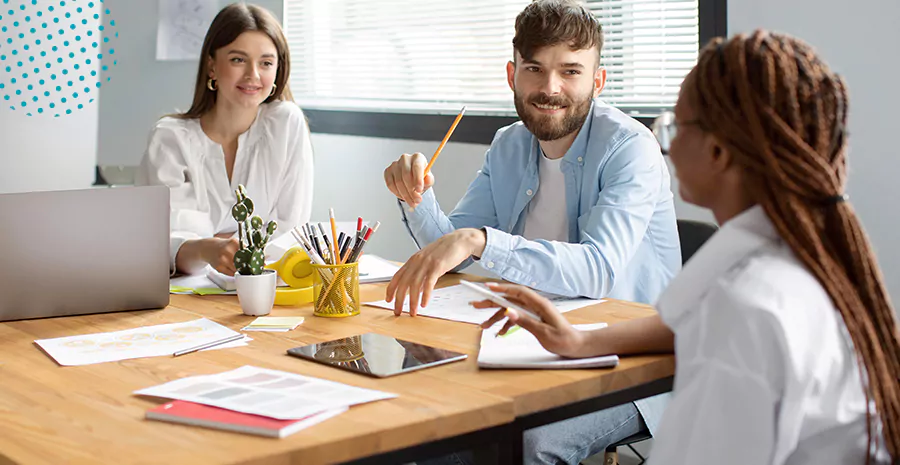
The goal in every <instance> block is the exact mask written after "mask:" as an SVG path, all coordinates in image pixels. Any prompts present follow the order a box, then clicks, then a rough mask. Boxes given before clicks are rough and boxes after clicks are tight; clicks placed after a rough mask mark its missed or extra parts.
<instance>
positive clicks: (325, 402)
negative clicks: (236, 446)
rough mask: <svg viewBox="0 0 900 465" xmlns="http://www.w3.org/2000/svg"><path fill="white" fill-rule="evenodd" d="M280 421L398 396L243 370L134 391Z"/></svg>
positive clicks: (281, 373) (261, 370) (284, 374)
mask: <svg viewBox="0 0 900 465" xmlns="http://www.w3.org/2000/svg"><path fill="white" fill-rule="evenodd" d="M134 393H135V394H139V395H144V396H154V397H163V398H167V399H178V400H184V401H188V402H196V403H198V404H204V405H211V406H213V407H219V408H224V409H228V410H233V411H235V412H243V413H252V414H254V415H262V416H264V417H269V418H277V419H279V420H299V419H302V418H307V417H309V416H310V415H313V414H316V413H319V412H324V411H326V410H334V409H339V408H342V407H350V406H352V405H358V404H364V403H367V402H374V401H377V400H382V399H391V398H394V397H397V395H396V394H391V393H387V392H381V391H373V390H370V389H363V388H358V387H355V386H349V385H346V384H341V383H335V382H333V381H326V380H324V379H318V378H310V377H308V376H301V375H295V374H293V373H287V372H284V371H278V370H268V369H264V368H257V367H253V366H249V365H248V366H243V367H241V368H238V369H236V370H231V371H227V372H225V373H219V374H217V375H203V376H191V377H188V378H182V379H179V380H175V381H171V382H168V383H165V384H161V385H159V386H155V387H151V388H147V389H141V390H139V391H135V392H134Z"/></svg>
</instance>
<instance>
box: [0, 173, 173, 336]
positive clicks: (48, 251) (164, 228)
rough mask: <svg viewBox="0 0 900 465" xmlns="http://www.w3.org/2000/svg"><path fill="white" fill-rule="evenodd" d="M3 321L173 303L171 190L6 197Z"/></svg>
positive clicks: (0, 252)
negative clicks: (170, 261) (170, 290)
mask: <svg viewBox="0 0 900 465" xmlns="http://www.w3.org/2000/svg"><path fill="white" fill-rule="evenodd" d="M0 257H2V259H0V321H10V320H22V319H27V318H44V317H56V316H68V315H82V314H87V313H106V312H118V311H122V310H142V309H151V308H163V307H165V306H167V305H168V304H169V189H168V187H166V186H150V187H120V188H96V189H86V190H75V191H53V192H28V193H21V194H0Z"/></svg>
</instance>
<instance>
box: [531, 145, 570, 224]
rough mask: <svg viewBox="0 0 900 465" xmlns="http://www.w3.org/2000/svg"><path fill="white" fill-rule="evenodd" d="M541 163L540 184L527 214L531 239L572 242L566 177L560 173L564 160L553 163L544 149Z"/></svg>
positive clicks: (539, 166)
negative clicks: (567, 207) (570, 238)
mask: <svg viewBox="0 0 900 465" xmlns="http://www.w3.org/2000/svg"><path fill="white" fill-rule="evenodd" d="M539 158H540V161H539V162H538V179H539V182H540V185H539V186H538V188H537V189H536V192H534V194H533V195H534V198H533V199H531V202H529V203H528V210H527V211H526V213H525V231H524V232H523V234H522V235H523V236H524V237H525V239H528V240H536V239H544V240H548V241H559V242H568V241H569V217H568V215H567V214H566V178H565V175H563V173H562V171H561V170H560V166H561V164H562V158H557V159H555V160H551V159H549V158H547V156H546V155H544V153H543V150H542V151H541V156H540V157H539Z"/></svg>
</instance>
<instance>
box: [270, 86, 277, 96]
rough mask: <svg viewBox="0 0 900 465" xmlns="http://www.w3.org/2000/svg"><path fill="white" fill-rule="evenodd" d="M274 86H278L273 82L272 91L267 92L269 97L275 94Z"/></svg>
mask: <svg viewBox="0 0 900 465" xmlns="http://www.w3.org/2000/svg"><path fill="white" fill-rule="evenodd" d="M276 88H278V86H277V85H275V84H272V92H269V97H271V96H273V95H275V89H276Z"/></svg>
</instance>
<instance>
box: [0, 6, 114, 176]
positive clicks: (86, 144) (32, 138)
mask: <svg viewBox="0 0 900 465" xmlns="http://www.w3.org/2000/svg"><path fill="white" fill-rule="evenodd" d="M18 5H25V6H26V10H22V11H20V10H18V9H16V10H15V11H16V12H17V13H18V16H17V15H12V16H10V15H7V14H6V9H5V8H4V12H3V19H2V20H0V25H3V26H5V27H6V28H7V29H8V30H10V31H12V30H13V29H14V26H13V23H14V22H15V21H19V22H20V24H25V21H24V20H23V18H22V17H24V16H25V15H26V14H27V15H36V11H38V10H40V9H41V8H40V6H42V5H38V7H34V6H32V5H31V4H30V2H28V3H27V4H26V2H24V1H19V2H15V1H14V2H12V3H10V4H8V5H4V6H5V7H9V8H16V7H17V6H18ZM76 7H77V5H72V4H71V3H70V4H69V5H68V6H66V7H60V8H57V9H56V10H55V12H54V13H49V12H45V11H42V14H45V13H46V15H45V16H44V17H43V19H47V20H48V21H49V18H52V17H58V16H61V15H62V14H65V13H70V14H72V15H73V18H72V19H69V20H65V19H64V20H63V21H61V22H60V23H58V24H57V25H56V26H57V27H65V34H64V35H63V36H64V37H65V38H67V39H69V40H70V41H71V43H72V44H75V42H76V41H75V40H74V36H75V35H79V37H81V36H84V37H87V36H86V31H88V30H91V31H92V34H96V31H97V26H98V25H99V21H97V20H94V19H92V18H91V17H90V16H89V15H90V14H93V13H100V5H99V3H98V4H97V6H95V7H94V8H92V9H85V11H84V12H83V13H77V12H76V11H75V8H76ZM76 18H77V20H80V19H82V18H86V19H87V21H88V22H87V24H86V25H82V24H81V23H80V21H77V20H76ZM32 19H34V20H35V21H34V22H32V23H31V24H29V26H32V25H34V26H36V25H37V24H39V23H38V22H37V21H38V20H37V16H34V18H32ZM51 24H52V22H51ZM68 24H75V25H76V28H75V29H72V30H69V28H68ZM38 27H39V26H38ZM15 30H16V32H18V31H20V30H21V31H24V33H25V34H28V32H27V30H24V29H23V28H21V27H19V28H16V29H15ZM55 31H56V28H53V32H54V34H55ZM41 32H42V33H43V32H47V30H41ZM10 34H12V33H11V32H10ZM3 37H4V39H5V38H6V37H13V36H11V35H9V36H7V35H6V34H4V35H3ZM37 37H38V36H37V35H34V36H26V37H25V39H23V40H19V39H17V38H14V39H13V40H14V42H13V43H12V44H11V45H7V42H6V41H5V40H3V49H2V50H0V52H2V54H5V55H7V58H8V59H7V60H5V61H4V62H3V65H4V69H3V70H0V83H2V84H3V85H4V90H3V91H2V92H0V94H4V95H11V96H12V97H13V98H12V99H11V100H10V101H5V100H0V102H3V104H2V105H0V162H2V164H3V169H0V193H10V192H27V191H36V190H61V189H80V188H86V187H90V185H91V184H92V183H93V181H94V160H95V159H96V156H97V101H96V100H94V102H93V103H88V100H89V97H88V96H87V95H81V96H80V97H79V98H78V99H73V98H71V93H65V96H66V97H68V98H69V99H70V102H69V103H68V104H62V103H61V102H60V101H59V100H58V98H59V97H60V96H61V95H62V93H60V92H57V91H56V90H55V88H54V87H48V86H46V85H43V86H42V85H41V84H39V79H41V78H44V79H45V82H48V83H49V81H50V78H49V74H50V73H51V72H53V73H60V71H59V69H62V68H63V67H66V68H69V67H70V66H71V65H72V64H73V63H74V62H75V60H73V59H69V58H68V57H66V58H64V61H63V63H62V64H57V63H56V61H55V59H53V58H55V57H56V56H62V55H61V54H57V53H54V52H52V51H51V50H50V47H51V44H58V45H59V47H60V48H64V47H63V45H62V43H60V42H62V41H61V40H59V39H58V38H54V39H53V40H52V41H50V40H44V41H43V43H42V45H40V46H38V45H36V44H35V42H34V39H35V38H37ZM94 37H95V38H96V37H97V36H96V35H95V36H94ZM41 38H43V37H42V36H41ZM26 43H27V44H29V45H30V51H29V52H25V51H24V50H22V46H23V45H25V44H26ZM79 43H83V42H79ZM13 48H17V49H18V50H19V51H20V55H19V56H18V57H19V58H21V59H22V60H23V61H24V62H25V63H29V62H28V61H27V60H26V58H25V57H27V56H29V55H33V56H35V57H36V61H35V62H33V64H30V65H29V64H26V65H25V66H24V67H23V68H17V67H16V65H15V64H13V58H15V57H13V56H12V54H11V49H13ZM70 50H72V49H71V48H67V49H66V52H68V51H70ZM40 51H44V52H46V53H48V54H49V56H47V57H46V58H41V57H40V56H38V52H40ZM74 53H76V55H75V58H76V59H80V60H83V58H85V57H82V56H81V54H79V52H78V51H77V50H76V51H75V52H74ZM44 62H46V63H51V66H52V67H51V68H44V66H43V65H42V63H44ZM92 62H93V65H92V66H87V65H85V64H84V62H83V61H80V62H79V63H80V71H75V70H74V69H72V73H71V74H69V75H68V76H67V79H68V78H73V77H75V76H78V75H82V74H85V73H87V72H89V71H90V70H92V69H93V70H98V69H99V63H98V61H96V60H92ZM7 65H11V66H12V67H13V70H14V71H13V72H15V75H13V74H12V73H7V72H6V71H5V66H7ZM34 66H37V67H39V69H41V70H43V73H39V74H37V75H35V74H33V73H30V72H29V77H28V78H27V79H22V78H21V74H19V73H20V72H21V71H23V70H24V71H30V68H32V67H34ZM13 77H16V78H19V79H18V80H17V83H16V84H12V82H11V79H12V78H13ZM62 77H63V76H62V74H60V78H62ZM93 79H94V80H93V82H89V81H91V79H88V80H87V81H85V83H87V84H89V85H91V86H92V87H93V83H95V82H96V80H97V78H93ZM75 82H79V81H78V80H77V79H76V80H75ZM57 83H59V82H57ZM29 84H30V85H32V86H33V87H34V88H35V89H41V90H43V89H47V90H48V92H50V93H51V97H50V98H51V99H52V100H54V101H55V103H54V104H55V105H57V107H56V110H55V111H58V110H59V109H61V108H62V109H65V108H69V107H70V106H72V108H73V112H72V114H70V115H66V114H65V112H64V111H63V112H62V114H61V116H60V117H59V118H54V117H53V116H52V115H51V114H50V109H49V108H47V107H46V105H47V103H48V102H47V101H46V100H43V99H44V97H43V95H42V94H41V93H38V94H37V95H40V98H41V99H42V102H43V103H41V104H36V105H34V106H32V102H31V99H30V95H28V94H30V92H28V91H26V90H25V89H24V88H23V85H29ZM63 86H64V89H67V90H68V88H67V87H65V84H63ZM17 89H18V90H20V91H25V92H24V94H23V95H21V96H16V95H15V94H14V91H15V90H17ZM95 93H96V92H94V94H95ZM89 95H90V93H89ZM18 100H28V104H29V105H28V107H27V109H23V108H21V107H19V106H18ZM74 102H82V104H83V105H84V108H83V109H81V110H78V109H75V108H74ZM10 104H16V106H17V109H16V110H11V109H10V108H9V105H10ZM35 106H43V107H44V108H45V109H46V110H45V113H43V114H38V113H37V111H36V108H35ZM28 111H31V112H32V114H33V115H34V116H31V117H29V116H26V113H27V112H28Z"/></svg>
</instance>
